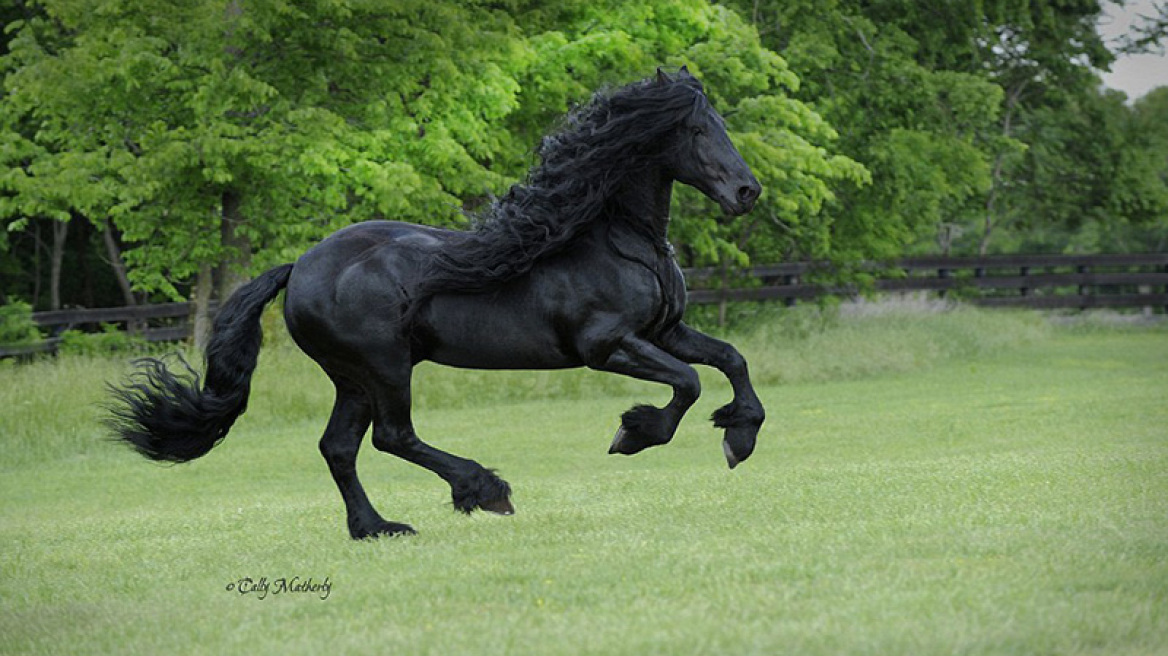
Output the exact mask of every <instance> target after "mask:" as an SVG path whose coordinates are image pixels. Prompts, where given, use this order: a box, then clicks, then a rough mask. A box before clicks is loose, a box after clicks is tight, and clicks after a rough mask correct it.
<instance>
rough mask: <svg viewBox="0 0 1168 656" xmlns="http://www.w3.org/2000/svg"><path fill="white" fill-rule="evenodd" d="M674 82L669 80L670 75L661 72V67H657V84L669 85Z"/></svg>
mask: <svg viewBox="0 0 1168 656" xmlns="http://www.w3.org/2000/svg"><path fill="white" fill-rule="evenodd" d="M672 81H673V80H671V79H670V78H669V75H667V74H666V73H665V71H663V70H661V67H660V66H658V67H657V84H669V83H670V82H672Z"/></svg>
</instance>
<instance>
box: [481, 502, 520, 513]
mask: <svg viewBox="0 0 1168 656" xmlns="http://www.w3.org/2000/svg"><path fill="white" fill-rule="evenodd" d="M479 508H481V509H483V510H485V511H487V512H491V513H495V514H496V515H514V514H515V506H513V505H511V500H510V499H496V500H494V501H484V502H483V503H480V504H479Z"/></svg>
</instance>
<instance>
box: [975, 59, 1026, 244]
mask: <svg viewBox="0 0 1168 656" xmlns="http://www.w3.org/2000/svg"><path fill="white" fill-rule="evenodd" d="M1029 85H1030V80H1028V79H1025V80H1022V81H1020V82H1018V83H1017V84H1015V85H1014V86H1012V87H1011V88H1010V89H1009V92H1008V93H1007V94H1006V112H1005V115H1004V116H1003V117H1002V136H1003V137H1006V138H1007V139H1008V138H1010V136H1011V135H1012V134H1013V133H1014V112H1016V111H1017V110H1018V105H1019V104H1020V103H1021V102H1022V96H1023V94H1024V93H1025V92H1026V87H1027V86H1029ZM1005 160H1006V155H1005V153H1002V152H999V153H998V154H997V155H996V156H995V157H994V169H993V173H992V175H991V178H990V193H989V196H988V197H987V198H986V204H985V224H984V226H983V228H982V233H981V243H979V244H978V247H977V252H978V254H979V255H983V256H984V255H985V254H986V253H987V252H988V251H989V248H990V236H991V235H993V234H994V228H995V227H996V222H997V213H998V208H997V200H998V190H999V189H1000V188H1001V186H1002V169H1003V168H1004V166H1005Z"/></svg>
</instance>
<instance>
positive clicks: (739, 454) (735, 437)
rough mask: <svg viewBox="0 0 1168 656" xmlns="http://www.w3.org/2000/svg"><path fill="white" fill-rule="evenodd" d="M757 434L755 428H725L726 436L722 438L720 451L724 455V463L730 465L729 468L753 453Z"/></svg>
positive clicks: (732, 467)
mask: <svg viewBox="0 0 1168 656" xmlns="http://www.w3.org/2000/svg"><path fill="white" fill-rule="evenodd" d="M757 434H758V429H757V428H753V429H751V428H728V429H726V437H725V438H723V439H722V453H723V454H725V455H726V464H728V465H730V469H734V468H735V467H737V466H738V465H739V464H741V463H742V461H743V460H746V459H747V458H749V457H750V454H752V453H754V444H755V439H756V435H757Z"/></svg>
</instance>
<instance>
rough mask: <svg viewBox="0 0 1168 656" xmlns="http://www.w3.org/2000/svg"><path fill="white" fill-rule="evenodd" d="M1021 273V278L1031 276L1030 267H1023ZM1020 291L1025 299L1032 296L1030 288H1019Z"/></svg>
mask: <svg viewBox="0 0 1168 656" xmlns="http://www.w3.org/2000/svg"><path fill="white" fill-rule="evenodd" d="M1019 273H1020V274H1021V276H1022V277H1023V278H1025V277H1026V276H1029V275H1030V267H1027V266H1024V267H1022V268H1021V270H1020V272H1019ZM1018 291H1019V292H1021V294H1022V296H1023V297H1026V296H1030V288H1029V287H1019V288H1018Z"/></svg>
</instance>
